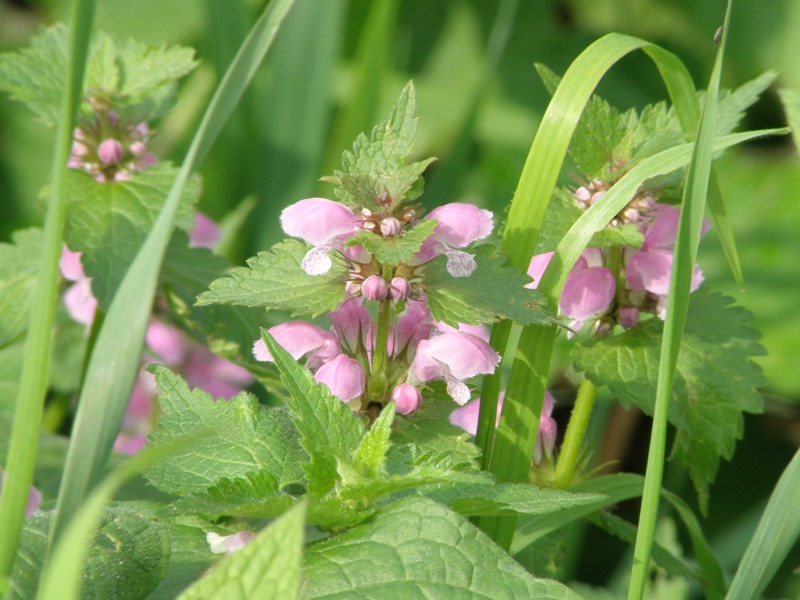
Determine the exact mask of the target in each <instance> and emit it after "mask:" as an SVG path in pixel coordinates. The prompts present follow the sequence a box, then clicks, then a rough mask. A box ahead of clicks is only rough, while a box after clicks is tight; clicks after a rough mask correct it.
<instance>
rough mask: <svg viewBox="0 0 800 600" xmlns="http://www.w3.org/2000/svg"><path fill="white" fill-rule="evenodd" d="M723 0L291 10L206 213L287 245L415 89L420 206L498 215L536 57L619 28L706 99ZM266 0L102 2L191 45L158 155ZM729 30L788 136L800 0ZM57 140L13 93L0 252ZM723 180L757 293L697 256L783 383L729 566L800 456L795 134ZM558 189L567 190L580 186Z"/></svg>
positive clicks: (120, 20) (35, 205) (0, 120)
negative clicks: (313, 203)
mask: <svg viewBox="0 0 800 600" xmlns="http://www.w3.org/2000/svg"><path fill="white" fill-rule="evenodd" d="M724 4H725V3H724V2H722V1H721V0H714V1H705V2H696V1H692V0H560V1H557V0H527V1H526V0H499V1H495V2H487V1H486V0H439V1H437V2H431V1H430V0H403V1H399V0H297V3H296V5H295V7H294V8H293V10H292V13H291V14H290V16H289V18H288V19H287V22H286V23H285V25H284V28H283V30H282V31H281V32H280V34H279V36H278V39H277V41H276V47H275V48H274V50H273V52H272V53H271V55H270V58H269V62H268V64H267V65H265V67H264V68H262V69H261V72H260V73H259V75H258V77H257V79H256V83H255V85H254V86H253V87H252V89H251V90H250V91H249V92H248V93H247V95H246V96H245V98H244V99H243V102H242V103H241V105H240V107H239V108H238V109H237V112H236V113H235V115H234V117H233V118H232V120H231V121H230V123H229V125H228V126H227V128H226V129H225V131H224V132H223V134H222V136H221V137H220V139H219V141H218V142H217V144H216V146H215V148H214V150H213V151H212V152H211V154H210V155H209V156H208V158H207V159H206V161H205V163H204V164H203V165H202V168H201V174H202V176H203V182H204V183H203V185H204V193H203V196H202V198H201V200H200V208H201V210H203V211H204V212H206V213H208V214H209V215H211V216H212V217H214V218H216V219H221V218H223V217H224V216H225V215H227V214H228V213H230V212H231V211H232V210H233V209H235V208H236V207H237V206H239V205H240V203H242V202H243V201H244V200H245V199H246V198H252V199H254V200H255V204H254V208H253V210H252V212H251V213H250V215H249V217H248V218H247V219H246V222H245V227H244V229H243V230H242V234H241V235H239V236H238V237H237V239H236V243H235V244H234V246H233V247H232V248H231V251H230V253H231V258H232V259H233V260H234V261H236V262H242V261H243V260H244V259H245V258H246V257H248V256H250V255H252V254H254V253H255V252H257V251H258V250H261V249H265V248H266V247H268V246H270V245H271V244H273V243H275V242H276V241H278V239H280V237H281V232H280V228H279V224H278V220H277V216H278V215H279V213H280V211H281V209H282V208H283V207H285V206H286V205H288V204H290V203H292V202H295V201H296V200H298V199H301V198H304V197H308V196H312V195H317V194H319V195H323V196H326V195H329V194H330V193H331V189H330V186H328V185H327V184H321V183H319V182H318V178H319V177H320V176H322V175H326V174H329V173H330V172H331V171H332V170H333V169H334V168H336V166H337V165H338V161H339V157H340V155H341V151H342V150H343V149H344V148H345V147H348V146H349V145H350V144H351V143H352V140H353V138H354V137H355V135H356V134H357V133H359V132H360V131H362V130H365V129H368V128H369V127H371V126H372V125H373V124H374V123H375V122H376V121H377V120H379V119H380V118H382V117H383V115H384V114H385V112H386V111H387V109H388V108H389V107H390V106H391V104H392V103H393V102H394V100H395V99H396V97H397V94H398V93H399V91H400V89H401V88H402V86H403V85H404V83H405V82H406V81H407V80H408V79H413V80H414V82H415V84H416V88H417V112H418V116H419V125H420V129H419V135H418V142H417V145H416V151H417V153H418V155H420V156H429V155H435V156H437V157H439V160H438V162H436V163H434V165H433V167H432V168H431V169H430V171H429V173H428V175H427V190H426V193H425V195H424V196H423V202H424V203H425V204H426V205H427V206H429V207H432V206H435V205H437V204H440V203H444V202H451V201H469V202H474V203H477V204H479V205H481V206H484V207H486V208H489V209H491V210H493V211H494V212H495V214H496V215H497V216H498V217H501V216H502V215H503V214H504V211H505V207H506V205H507V203H508V201H509V200H510V198H511V195H512V193H513V191H514V187H515V185H516V181H517V179H518V177H519V174H520V171H521V168H522V165H523V162H524V160H525V157H526V154H527V152H528V148H529V147H530V144H531V141H532V139H533V136H534V134H535V132H536V127H537V123H538V121H539V119H540V117H541V115H542V113H543V112H544V110H545V108H546V106H547V102H548V99H549V97H548V95H547V93H546V91H545V89H544V87H543V85H542V84H541V83H540V81H539V79H538V77H537V75H536V72H535V69H534V68H533V64H534V63H535V62H542V63H545V64H547V65H548V66H549V67H550V68H552V69H554V70H555V71H556V72H559V73H560V72H563V71H564V70H565V69H566V68H567V66H568V65H569V64H570V62H571V61H572V60H573V59H574V58H575V57H576V56H577V55H578V54H579V53H580V52H581V50H583V49H584V48H585V47H586V46H587V45H588V44H590V43H591V42H592V41H594V40H595V39H597V38H598V37H600V36H602V35H603V34H605V33H608V32H612V31H616V32H621V33H628V34H631V35H635V36H639V37H643V38H646V39H648V40H650V41H653V42H655V43H657V44H660V45H662V46H664V47H665V48H667V49H669V50H671V51H673V52H675V53H676V54H677V55H678V56H679V57H680V58H681V59H682V60H683V61H684V62H685V63H686V64H687V66H688V67H689V69H690V71H691V72H692V74H693V76H694V77H695V82H696V85H697V86H698V87H699V88H702V87H704V86H705V81H706V80H707V78H708V76H709V73H710V68H711V64H712V60H713V55H714V51H715V47H714V43H713V37H714V33H715V31H716V29H717V27H718V26H719V24H720V23H721V21H722V14H723V11H724V8H725V7H724ZM263 5H264V2H263V1H261V0H136V1H135V2H130V1H129V0H99V1H98V13H97V19H96V25H97V28H98V29H102V30H105V31H107V32H109V33H112V34H116V35H118V36H120V37H133V38H136V39H138V40H141V41H145V42H148V43H152V44H156V45H161V44H175V43H178V44H184V45H189V46H192V47H194V48H196V51H197V56H198V58H199V59H200V61H201V66H200V67H198V69H197V70H196V71H195V72H194V73H193V74H191V75H190V76H189V77H188V78H187V79H186V80H185V81H184V82H183V85H182V88H181V93H180V97H179V101H178V104H177V108H176V110H174V111H173V112H172V113H171V114H170V116H168V117H167V118H166V119H165V120H164V121H163V122H161V123H158V124H155V125H156V130H157V132H158V138H157V140H156V142H155V144H154V145H155V147H156V148H155V151H156V153H157V154H158V155H160V156H162V157H164V158H169V159H171V160H173V161H175V162H179V161H180V159H181V156H182V154H183V151H184V149H185V147H186V144H187V143H188V139H189V138H190V136H191V133H192V129H193V127H194V126H195V124H196V122H197V119H198V117H199V114H200V111H201V110H202V108H203V107H204V105H205V103H206V102H207V100H208V98H209V96H210V93H211V91H212V90H213V86H214V85H215V82H216V79H217V77H218V75H219V73H221V72H222V70H223V69H224V68H225V66H226V65H227V63H228V61H229V60H230V59H231V57H232V56H233V53H234V52H235V51H236V49H237V47H238V45H239V43H240V42H241V40H242V39H243V38H244V35H245V34H246V32H247V30H248V29H249V27H250V25H251V24H252V22H253V20H254V18H255V16H256V15H257V14H258V13H259V11H260V9H261V8H262V7H263ZM68 8H69V2H67V1H66V0H38V1H37V0H27V1H26V0H0V50H1V51H5V50H10V49H13V48H16V47H18V46H20V45H22V44H24V43H26V40H27V39H28V38H29V37H30V36H31V35H32V34H33V33H35V32H36V30H37V29H38V28H39V27H40V26H41V25H42V24H48V23H52V22H54V21H57V20H64V19H65V18H66V15H67V10H68ZM729 36H730V37H729V42H728V55H727V57H726V61H725V68H724V74H723V85H724V86H726V87H730V88H733V87H736V86H739V85H741V84H743V83H744V82H746V81H748V80H750V79H753V78H754V77H756V76H758V75H759V74H761V73H763V72H764V71H766V70H774V71H776V72H777V73H778V78H777V80H776V82H775V83H774V84H773V86H772V88H770V90H768V92H767V93H766V94H765V95H764V97H763V98H762V99H761V101H759V102H758V103H757V104H756V105H755V106H754V107H753V108H752V109H751V111H750V112H749V115H748V117H747V121H746V122H745V124H744V127H745V128H764V127H777V126H783V125H785V124H786V118H785V116H784V112H783V109H782V107H781V104H780V98H779V95H778V90H780V89H787V88H789V89H800V2H798V1H797V0H769V1H768V2H763V1H761V0H737V1H736V2H735V5H734V9H733V15H732V20H731V28H730V32H729ZM600 93H601V94H602V95H603V96H604V97H605V98H606V99H608V100H609V101H611V102H612V103H613V104H615V105H616V106H617V107H618V108H622V109H624V108H628V107H642V106H643V105H644V104H646V103H648V102H652V101H656V100H660V99H662V98H664V97H665V91H664V88H663V85H662V84H661V81H660V79H659V77H658V74H657V73H656V71H655V69H654V68H653V66H652V63H650V62H649V59H647V58H645V57H644V55H643V54H638V55H634V56H631V57H629V58H626V59H625V60H624V61H623V62H622V63H621V64H619V65H618V66H617V67H615V68H614V70H613V71H612V72H611V73H610V74H609V76H608V77H607V78H606V79H605V80H604V82H603V83H602V84H601V87H600ZM53 135H54V132H52V131H48V130H46V129H45V128H43V127H42V126H41V125H40V124H39V123H37V122H36V121H35V119H34V117H33V115H32V114H31V113H30V112H28V111H27V109H25V108H24V107H23V106H21V105H19V104H16V103H14V102H12V101H10V100H9V99H8V98H5V97H3V98H0V241H6V240H8V239H9V236H10V233H11V232H12V231H13V230H14V229H16V228H19V227H22V226H28V225H34V224H39V223H41V221H42V217H43V215H42V210H41V201H40V194H41V190H42V188H43V186H44V184H45V182H46V179H47V169H48V165H49V164H50V149H51V147H52V138H53ZM716 168H717V172H718V175H719V180H720V185H721V188H722V192H723V195H724V198H725V200H726V203H727V206H728V210H729V213H730V218H731V221H732V225H733V230H734V233H735V234H736V239H737V242H738V248H739V252H740V255H741V258H742V264H743V270H744V275H745V282H746V287H747V291H746V292H743V291H740V290H738V289H736V286H735V283H734V281H733V277H732V276H731V274H730V271H729V270H728V268H727V265H726V262H725V260H724V257H723V255H722V252H721V247H720V244H719V242H718V239H717V238H716V237H715V234H714V233H713V231H712V232H711V233H710V234H709V235H708V236H706V238H705V239H704V241H703V242H702V244H701V249H700V259H699V260H700V265H701V267H702V269H703V271H704V273H705V276H706V281H707V284H706V285H709V286H713V287H714V288H716V289H720V290H722V291H724V292H726V293H729V294H731V295H733V296H735V297H736V298H737V300H738V301H739V302H741V303H742V304H744V305H745V306H747V307H748V308H749V309H750V310H751V311H752V313H753V314H754V317H755V321H754V325H755V326H756V327H757V328H758V329H760V330H761V331H762V332H763V334H764V338H763V344H764V346H765V347H766V348H767V351H768V355H767V356H765V357H762V358H759V360H758V362H759V363H760V364H761V365H762V366H763V368H764V370H765V373H766V375H767V377H768V379H769V381H770V384H769V387H768V388H767V389H766V390H765V396H766V398H767V414H766V415H764V416H758V417H750V418H748V420H747V425H746V427H747V435H748V436H750V437H749V438H748V441H747V443H745V444H742V445H740V447H739V448H738V449H737V457H736V461H735V462H734V463H733V464H735V465H736V467H735V470H732V469H734V467H733V466H732V464H725V465H724V466H723V468H722V470H721V472H720V477H719V481H718V483H717V485H715V487H714V489H713V490H712V505H711V516H710V521H709V527H710V528H711V530H712V531H715V532H716V533H715V537H714V541H715V542H716V544H717V545H718V546H719V547H720V548H724V549H726V550H727V551H728V552H729V554H730V555H731V556H730V558H729V562H730V564H727V565H726V566H728V567H732V566H735V564H736V561H737V560H738V557H739V556H740V554H737V552H736V551H735V550H731V548H732V547H736V546H735V545H733V546H732V542H731V540H732V539H734V538H736V536H737V535H738V536H739V538H743V539H744V540H746V539H747V536H748V535H749V534H748V533H747V532H748V531H752V527H753V526H754V523H753V519H754V516H753V515H754V514H755V515H757V514H758V512H757V509H758V507H759V506H760V504H759V503H761V502H763V498H764V497H765V495H766V494H767V493H768V490H769V489H770V488H771V487H772V485H774V482H775V480H776V479H777V477H778V475H779V473H780V471H781V470H782V468H783V466H784V465H785V464H786V462H787V461H788V458H789V457H790V456H791V453H792V452H793V451H794V448H796V447H797V445H798V444H800V420H799V419H798V407H800V358H798V357H800V267H798V264H797V263H798V261H799V260H800V204H799V203H798V199H800V161H799V160H798V156H797V151H796V149H795V146H794V145H793V144H792V140H791V139H790V137H789V136H787V137H785V138H780V139H778V138H775V139H768V140H764V141H761V142H758V143H754V144H750V145H748V146H747V147H743V148H738V149H736V150H735V151H733V152H730V153H729V154H728V155H726V156H725V157H723V158H722V159H720V160H719V161H718V162H717V167H716ZM565 181H571V179H570V178H569V175H568V174H565ZM498 220H499V219H498ZM645 443H646V440H645ZM752 482H758V483H757V484H755V485H751V483H752ZM715 497H716V501H715V500H714V498H715ZM731 498H738V500H736V501H735V502H730V499H731ZM754 511H756V512H754ZM726 536H727V537H726ZM736 539H738V538H736ZM742 543H743V542H742ZM584 562H586V561H584ZM590 562H594V561H590ZM595 567H597V569H598V571H599V572H600V573H601V574H602V575H598V577H600V578H601V579H600V580H601V581H602V577H604V574H603V573H608V568H607V567H605V566H603V565H602V561H601V564H600V566H597V565H595ZM582 568H583V569H587V568H588V569H589V570H591V569H592V567H591V566H589V567H587V566H585V565H584V567H582Z"/></svg>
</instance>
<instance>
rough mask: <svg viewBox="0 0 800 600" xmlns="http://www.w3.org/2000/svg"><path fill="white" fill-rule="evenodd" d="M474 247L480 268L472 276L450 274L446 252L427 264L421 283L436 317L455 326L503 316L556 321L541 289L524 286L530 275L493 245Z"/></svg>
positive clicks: (493, 319)
mask: <svg viewBox="0 0 800 600" xmlns="http://www.w3.org/2000/svg"><path fill="white" fill-rule="evenodd" d="M475 251H476V252H475V262H477V264H478V268H477V269H475V271H474V272H473V273H472V275H470V276H469V277H453V276H452V275H450V273H448V272H447V267H446V265H447V260H446V257H444V256H442V257H439V258H437V259H435V260H433V261H432V262H430V263H429V264H428V265H426V267H425V275H424V277H423V280H422V286H423V288H424V289H425V295H426V296H427V298H428V306H429V307H430V309H431V314H432V315H433V318H434V319H436V320H437V321H444V322H445V323H447V324H448V325H451V326H454V327H455V326H457V325H458V323H467V324H469V325H478V324H481V323H495V322H497V321H499V320H501V319H511V320H513V321H516V322H518V323H523V324H532V323H536V324H540V325H542V324H552V323H554V322H555V318H554V317H553V315H552V314H551V313H550V312H549V311H548V310H547V309H546V308H545V306H546V303H545V302H543V301H542V297H541V296H540V295H539V293H538V292H537V291H536V290H531V289H527V288H525V287H524V286H525V285H526V284H528V283H530V282H531V279H530V277H528V276H527V275H525V274H524V273H520V272H519V271H517V270H516V269H513V268H511V267H508V266H507V265H506V261H505V259H504V258H503V257H502V256H501V255H500V254H499V253H498V252H497V251H496V250H495V248H494V247H493V246H489V245H486V246H480V247H478V248H476V249H475Z"/></svg>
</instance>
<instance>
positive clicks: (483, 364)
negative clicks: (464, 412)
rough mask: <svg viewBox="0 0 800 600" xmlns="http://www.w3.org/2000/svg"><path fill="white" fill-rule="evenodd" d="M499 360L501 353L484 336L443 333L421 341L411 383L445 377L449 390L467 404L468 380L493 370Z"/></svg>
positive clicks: (413, 366)
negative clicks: (483, 338) (465, 381)
mask: <svg viewBox="0 0 800 600" xmlns="http://www.w3.org/2000/svg"><path fill="white" fill-rule="evenodd" d="M499 362H500V355H499V354H497V352H495V351H494V350H493V349H492V347H491V346H490V345H489V344H488V343H486V342H485V341H484V340H482V339H481V338H479V337H477V336H474V335H472V334H470V333H463V332H454V333H442V334H439V335H437V336H435V337H433V338H431V339H426V340H422V341H420V342H419V345H418V346H417V353H416V356H415V357H414V361H413V362H412V363H411V369H410V371H409V380H408V383H411V384H412V385H416V384H417V383H424V382H427V381H432V380H435V379H440V380H444V381H445V382H446V384H447V393H448V394H449V395H450V397H451V398H453V400H455V401H456V403H458V404H460V405H462V406H463V405H464V404H466V403H467V401H468V400H469V396H470V392H469V388H468V387H467V385H466V384H465V383H464V380H465V379H469V378H470V377H474V376H475V375H486V374H489V373H493V372H494V370H495V368H496V367H497V365H498V363H499Z"/></svg>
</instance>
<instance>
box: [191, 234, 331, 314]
mask: <svg viewBox="0 0 800 600" xmlns="http://www.w3.org/2000/svg"><path fill="white" fill-rule="evenodd" d="M309 249H310V246H308V245H307V244H305V243H303V242H300V241H298V240H291V239H289V240H284V241H282V242H280V243H279V244H276V245H275V246H273V247H272V249H271V250H270V251H269V252H260V253H259V254H258V255H257V256H254V257H253V258H250V259H249V260H248V261H247V267H235V268H233V269H231V271H230V273H229V274H228V276H227V277H223V278H222V279H217V280H216V281H214V282H212V283H211V285H210V286H209V291H207V292H204V293H202V294H200V297H199V298H198V299H197V305H198V306H206V305H208V304H237V305H241V306H261V307H264V308H266V309H268V310H275V309H279V310H287V311H290V312H291V313H292V315H294V316H299V315H310V316H312V317H315V316H318V315H321V314H323V313H326V312H329V311H331V310H333V309H334V308H336V307H337V306H338V305H339V304H341V303H342V301H343V300H344V285H345V282H346V276H347V272H346V270H345V268H344V266H342V265H339V264H336V263H334V265H333V267H332V268H331V270H330V271H328V272H327V273H325V274H324V275H309V274H307V273H306V272H305V271H303V269H302V268H301V267H300V263H301V262H302V261H303V257H304V256H305V255H306V252H308V250H309Z"/></svg>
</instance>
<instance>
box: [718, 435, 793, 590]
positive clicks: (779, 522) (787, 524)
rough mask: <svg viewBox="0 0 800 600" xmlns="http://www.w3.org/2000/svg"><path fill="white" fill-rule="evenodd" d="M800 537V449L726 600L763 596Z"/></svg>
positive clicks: (757, 532) (770, 500)
mask: <svg viewBox="0 0 800 600" xmlns="http://www.w3.org/2000/svg"><path fill="white" fill-rule="evenodd" d="M798 537H800V450H798V451H797V452H796V453H795V455H794V457H793V458H792V460H791V462H790V463H789V465H788V466H787V467H786V470H784V472H783V474H782V475H781V478H780V479H779V480H778V484H777V485H776V486H775V489H774V490H773V492H772V495H771V496H770V499H769V502H768V503H767V508H766V509H764V514H763V515H761V520H760V521H759V523H758V527H756V531H755V533H754V534H753V538H752V539H751V540H750V543H749V544H748V545H747V550H745V553H744V556H743V557H742V560H741V562H740V563H739V568H738V569H737V570H736V575H735V576H734V577H733V581H732V582H731V587H730V589H729V590H728V595H727V596H726V597H725V598H726V600H746V599H748V598H760V597H761V594H762V592H763V591H764V588H766V587H767V584H769V582H770V580H771V579H772V577H773V575H775V572H776V571H777V570H778V567H780V566H781V563H782V562H783V560H784V559H785V558H786V555H787V554H788V553H789V551H790V550H791V549H792V548H793V547H794V545H795V544H796V543H797V539H798Z"/></svg>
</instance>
